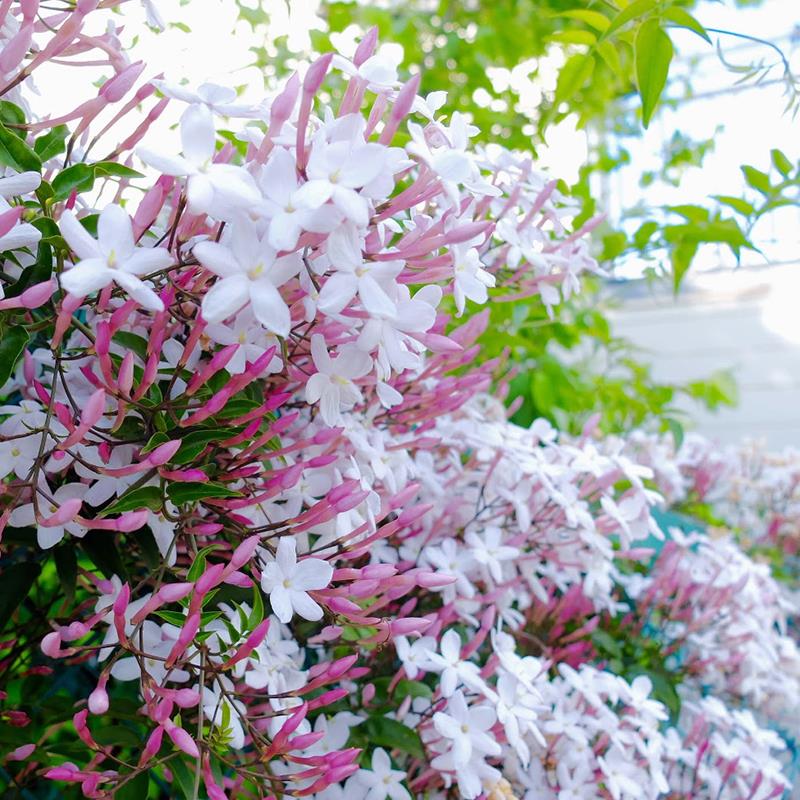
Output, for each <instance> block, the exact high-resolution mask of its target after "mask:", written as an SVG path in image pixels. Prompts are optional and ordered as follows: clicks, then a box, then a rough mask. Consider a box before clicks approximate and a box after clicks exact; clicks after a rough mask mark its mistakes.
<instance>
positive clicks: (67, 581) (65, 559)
mask: <svg viewBox="0 0 800 800" xmlns="http://www.w3.org/2000/svg"><path fill="white" fill-rule="evenodd" d="M53 556H54V558H55V561H56V572H57V573H58V579H59V581H60V582H61V588H62V589H63V591H64V596H65V597H66V598H67V600H68V601H69V602H72V598H73V597H74V596H75V584H76V583H77V580H78V558H77V556H76V554H75V545H74V544H73V543H72V541H71V540H70V541H67V543H66V544H64V545H61V546H60V547H56V549H55V550H54V551H53Z"/></svg>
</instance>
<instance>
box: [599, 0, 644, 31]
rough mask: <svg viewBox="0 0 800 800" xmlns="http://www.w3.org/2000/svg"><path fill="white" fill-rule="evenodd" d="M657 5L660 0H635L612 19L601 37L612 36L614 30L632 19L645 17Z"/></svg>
mask: <svg viewBox="0 0 800 800" xmlns="http://www.w3.org/2000/svg"><path fill="white" fill-rule="evenodd" d="M657 5H658V0H635V2H633V3H631V4H630V5H629V6H628V7H627V8H623V9H622V11H620V12H619V14H617V16H616V17H614V19H612V20H611V24H610V25H609V26H608V29H607V30H606V32H605V33H604V34H603V36H602V37H601V38H602V39H605V38H607V37H609V36H611V34H612V33H614V31H617V30H619V29H620V28H621V27H622V26H623V25H627V24H628V23H629V22H630V21H631V20H634V19H638V18H639V17H643V16H644V15H645V14H647V12H648V11H652V10H653V9H654V8H655V7H656V6H657Z"/></svg>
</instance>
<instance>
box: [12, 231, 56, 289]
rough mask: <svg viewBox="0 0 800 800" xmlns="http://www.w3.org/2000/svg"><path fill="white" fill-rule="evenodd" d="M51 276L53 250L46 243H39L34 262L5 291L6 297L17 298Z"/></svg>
mask: <svg viewBox="0 0 800 800" xmlns="http://www.w3.org/2000/svg"><path fill="white" fill-rule="evenodd" d="M52 274H53V248H52V247H51V246H50V245H49V244H47V243H46V242H41V241H40V242H39V247H38V248H37V250H36V261H35V262H34V263H33V264H31V265H30V266H29V267H25V269H24V270H22V274H21V275H20V276H19V279H18V280H17V282H16V283H14V284H13V285H11V286H9V287H8V288H7V289H6V297H17V296H19V295H21V294H22V293H23V292H24V291H25V290H26V289H27V288H28V287H29V286H33V285H34V284H35V283H43V282H44V281H46V280H47V279H48V278H49V277H50V276H51V275H52Z"/></svg>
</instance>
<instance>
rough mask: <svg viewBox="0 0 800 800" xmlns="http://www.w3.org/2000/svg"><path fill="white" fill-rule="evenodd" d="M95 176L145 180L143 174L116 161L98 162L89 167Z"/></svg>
mask: <svg viewBox="0 0 800 800" xmlns="http://www.w3.org/2000/svg"><path fill="white" fill-rule="evenodd" d="M89 166H90V167H91V168H92V170H93V171H94V174H95V176H96V177H98V178H106V177H112V176H113V177H115V178H143V177H144V175H142V173H141V172H137V171H136V170H135V169H131V168H130V167H126V166H125V165H124V164H118V163H117V162H116V161H96V162H95V163H94V164H90V165H89Z"/></svg>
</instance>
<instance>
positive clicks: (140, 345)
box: [81, 220, 147, 361]
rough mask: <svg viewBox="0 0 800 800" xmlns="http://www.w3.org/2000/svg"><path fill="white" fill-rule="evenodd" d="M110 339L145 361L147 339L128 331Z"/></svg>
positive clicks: (118, 332)
mask: <svg viewBox="0 0 800 800" xmlns="http://www.w3.org/2000/svg"><path fill="white" fill-rule="evenodd" d="M81 222H83V220H81ZM111 338H112V339H113V340H114V341H115V342H119V343H120V344H121V345H122V346H123V347H125V348H126V349H127V350H133V352H134V353H136V355H137V356H139V358H141V359H142V361H146V360H147V339H145V338H144V337H143V336H138V335H137V334H135V333H131V332H130V331H117V332H116V333H115V334H114V335H113V336H112V337H111Z"/></svg>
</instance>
